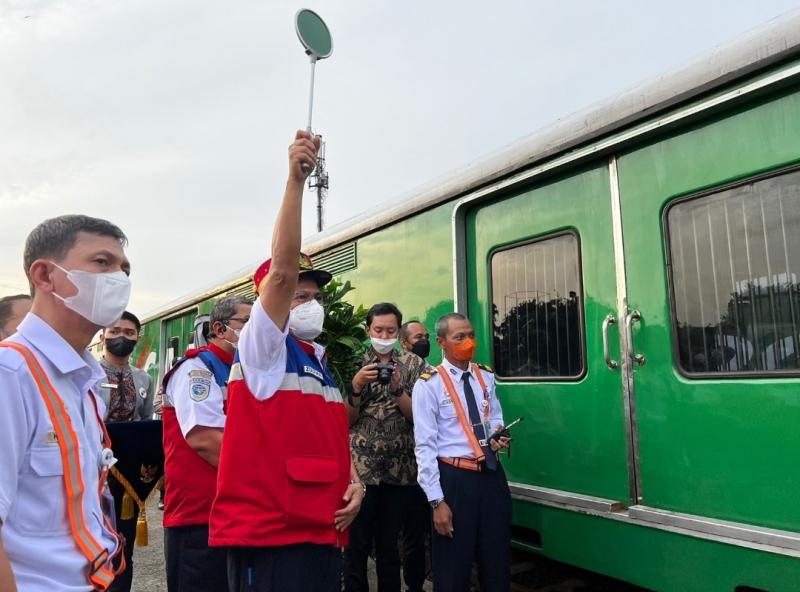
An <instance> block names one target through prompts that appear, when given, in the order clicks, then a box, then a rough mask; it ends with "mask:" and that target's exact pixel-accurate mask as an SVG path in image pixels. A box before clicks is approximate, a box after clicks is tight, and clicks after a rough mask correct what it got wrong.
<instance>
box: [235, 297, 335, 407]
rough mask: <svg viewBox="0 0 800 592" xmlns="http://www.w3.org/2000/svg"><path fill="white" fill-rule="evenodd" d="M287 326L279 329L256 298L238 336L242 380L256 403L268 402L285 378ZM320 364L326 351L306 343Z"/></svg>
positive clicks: (318, 345) (318, 346)
mask: <svg viewBox="0 0 800 592" xmlns="http://www.w3.org/2000/svg"><path fill="white" fill-rule="evenodd" d="M288 334H289V324H288V322H287V324H286V327H284V328H283V329H280V328H279V327H278V326H277V325H276V324H275V323H274V322H273V320H272V319H271V318H270V316H269V315H268V314H267V311H266V310H264V306H263V305H262V304H261V301H260V300H258V299H256V302H255V303H254V304H253V309H252V310H251V311H250V320H249V321H248V322H247V324H246V325H245V326H244V328H243V329H242V332H241V334H240V335H239V343H238V346H239V350H238V351H239V363H240V364H241V367H242V373H243V374H244V381H245V384H247V388H248V389H250V392H252V393H253V396H254V397H255V398H256V399H258V400H259V401H264V400H266V399H269V398H270V397H271V396H272V395H274V394H275V392H276V391H277V390H278V388H279V387H280V386H281V384H282V383H283V378H284V376H285V375H286V358H287V353H286V336H287V335H288ZM309 345H311V346H312V347H313V348H314V355H315V357H316V358H317V359H318V360H319V362H320V364H324V362H323V359H324V358H325V348H324V347H323V346H321V345H320V344H319V343H311V344H309Z"/></svg>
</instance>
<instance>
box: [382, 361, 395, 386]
mask: <svg viewBox="0 0 800 592" xmlns="http://www.w3.org/2000/svg"><path fill="white" fill-rule="evenodd" d="M393 370H394V367H393V366H392V365H391V364H378V382H379V383H380V384H383V385H387V384H389V383H390V382H392V371H393Z"/></svg>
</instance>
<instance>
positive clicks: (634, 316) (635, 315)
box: [625, 310, 645, 366]
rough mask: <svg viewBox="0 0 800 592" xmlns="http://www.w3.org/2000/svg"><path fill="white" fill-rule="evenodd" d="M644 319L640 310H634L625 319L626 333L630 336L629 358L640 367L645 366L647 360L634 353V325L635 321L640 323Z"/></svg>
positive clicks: (641, 355)
mask: <svg viewBox="0 0 800 592" xmlns="http://www.w3.org/2000/svg"><path fill="white" fill-rule="evenodd" d="M641 319H642V313H640V312H639V311H638V310H632V311H631V312H629V313H628V316H627V317H626V318H625V331H626V333H627V336H628V357H630V359H631V361H632V362H633V363H634V364H638V365H639V366H643V365H644V363H645V358H644V355H643V354H637V353H634V351H633V330H632V327H633V323H634V321H640V320H641Z"/></svg>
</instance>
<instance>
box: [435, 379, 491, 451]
mask: <svg viewBox="0 0 800 592" xmlns="http://www.w3.org/2000/svg"><path fill="white" fill-rule="evenodd" d="M437 370H438V373H439V376H441V377H442V383H443V384H444V390H445V391H446V392H447V396H448V397H450V401H451V402H452V403H453V408H454V409H455V410H456V417H457V418H458V423H460V424H461V429H462V430H464V435H465V436H466V437H467V441H468V442H469V446H470V448H472V453H473V454H474V455H475V460H476V461H478V462H481V461H482V460H484V459H485V458H486V455H485V454H484V452H483V448H481V445H480V442H478V438H477V436H475V430H474V429H473V428H472V422H470V421H469V419H468V418H467V414H466V413H465V412H464V406H463V405H462V404H461V397H459V396H458V391H457V390H456V387H455V385H454V384H453V380H452V379H451V378H450V374H448V372H447V368H445V367H444V365H441V366H439V368H438V369H437ZM472 371H473V372H474V373H475V378H477V379H478V383H479V384H480V385H481V388H482V389H483V398H484V401H486V403H487V404H486V405H484V406H483V407H484V409H483V416H484V418H485V419H486V420H488V419H489V405H488V402H489V400H488V390H487V389H486V382H485V381H484V380H483V375H482V374H481V371H480V368H478V366H477V365H476V364H473V365H472ZM464 396H465V397H466V393H464Z"/></svg>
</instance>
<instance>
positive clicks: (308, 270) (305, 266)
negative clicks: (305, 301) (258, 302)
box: [253, 253, 333, 294]
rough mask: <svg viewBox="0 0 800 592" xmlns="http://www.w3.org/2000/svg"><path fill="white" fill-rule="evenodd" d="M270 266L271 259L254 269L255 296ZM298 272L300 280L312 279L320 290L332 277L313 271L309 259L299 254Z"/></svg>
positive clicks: (325, 273) (325, 272)
mask: <svg viewBox="0 0 800 592" xmlns="http://www.w3.org/2000/svg"><path fill="white" fill-rule="evenodd" d="M271 265H272V259H271V258H270V259H267V260H266V261H264V263H262V264H261V265H259V266H258V269H256V272H255V273H254V274H253V283H254V284H255V286H256V294H257V293H258V287H259V286H260V285H261V283H262V282H263V281H264V279H266V277H267V274H268V273H269V268H270V266H271ZM299 272H300V279H303V278H307V279H312V280H314V281H315V282H316V283H317V285H318V286H319V287H320V288H321V287H322V286H324V285H325V284H327V283H328V282H329V281H331V280H332V279H333V276H332V275H331V274H330V273H328V272H327V271H323V270H321V269H314V264H313V263H312V262H311V257H309V256H308V255H306V254H305V253H300V261H299Z"/></svg>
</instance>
